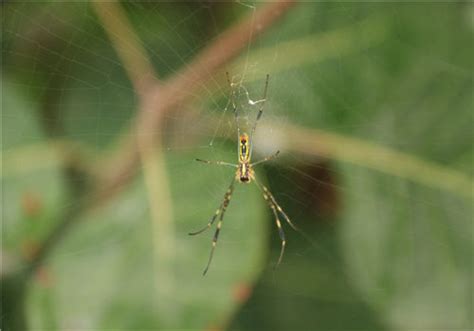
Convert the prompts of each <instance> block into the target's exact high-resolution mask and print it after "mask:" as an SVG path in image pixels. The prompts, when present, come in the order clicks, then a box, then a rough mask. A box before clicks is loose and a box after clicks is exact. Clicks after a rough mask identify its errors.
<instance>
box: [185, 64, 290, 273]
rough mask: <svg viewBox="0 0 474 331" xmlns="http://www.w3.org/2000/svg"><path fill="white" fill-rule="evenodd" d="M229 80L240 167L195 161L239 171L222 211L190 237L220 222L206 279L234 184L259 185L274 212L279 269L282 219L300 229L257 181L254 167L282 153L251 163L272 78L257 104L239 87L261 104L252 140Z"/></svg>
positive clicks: (221, 208) (284, 242) (216, 162)
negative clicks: (243, 128) (241, 124)
mask: <svg viewBox="0 0 474 331" xmlns="http://www.w3.org/2000/svg"><path fill="white" fill-rule="evenodd" d="M226 76H227V82H228V84H229V87H230V90H231V97H230V102H231V104H232V108H233V112H234V116H235V120H236V123H237V134H238V138H239V144H238V146H237V148H238V164H233V163H227V162H223V161H209V160H202V159H196V161H199V162H203V163H207V164H215V165H223V166H230V167H233V168H236V169H237V170H236V172H235V176H234V177H233V178H232V181H231V183H230V185H229V187H228V189H227V191H226V192H225V194H224V199H223V201H222V203H221V204H220V206H219V208H218V209H217V210H216V212H215V214H214V215H213V216H212V218H211V220H210V221H209V223H207V225H206V226H205V227H204V228H202V229H201V230H199V231H196V232H191V233H189V235H197V234H200V233H202V232H204V231H205V230H207V229H209V228H210V227H211V226H212V225H213V224H214V222H215V221H216V220H217V218H219V221H218V222H217V227H216V231H215V233H214V237H213V239H212V248H211V252H210V255H209V260H208V262H207V265H206V268H205V269H204V272H203V275H206V273H207V271H208V270H209V266H210V265H211V261H212V258H213V255H214V250H215V248H216V245H217V239H218V238H219V232H220V230H221V226H222V221H223V219H224V214H225V212H226V210H227V207H228V206H229V203H230V199H231V198H232V194H233V192H234V184H235V182H236V181H237V182H240V183H242V184H249V183H251V182H252V181H253V182H254V183H255V184H256V185H257V187H258V188H259V189H260V191H261V192H262V194H263V198H264V199H265V201H266V202H267V203H268V206H269V207H270V209H271V210H272V212H273V215H274V216H275V223H276V226H277V228H278V234H279V236H280V240H281V248H280V256H279V258H278V262H277V264H276V266H278V265H279V264H280V262H281V260H282V258H283V253H284V251H285V246H286V239H285V233H284V232H283V228H282V226H281V219H280V216H282V217H283V219H285V221H286V222H287V223H288V224H289V225H290V226H291V227H292V228H293V229H294V230H296V231H299V230H298V228H297V227H296V226H295V225H294V224H293V223H292V222H291V220H290V218H289V217H288V215H287V214H286V213H285V212H284V211H283V210H282V208H281V207H280V206H279V205H278V203H277V201H276V199H275V197H274V196H273V194H272V193H271V192H270V191H269V190H268V188H267V187H266V186H265V185H263V184H261V183H259V182H258V181H257V179H256V177H255V172H254V167H255V166H256V165H258V164H262V163H264V162H267V161H270V160H272V159H274V158H275V157H277V156H278V154H279V153H280V151H277V152H276V153H274V154H272V155H270V156H267V157H265V158H264V159H262V160H259V161H257V162H254V163H251V158H252V151H253V146H252V142H253V140H252V139H253V135H254V133H255V129H256V128H257V123H258V121H259V120H260V118H261V117H262V114H263V108H264V105H265V101H266V98H267V89H268V81H269V78H270V76H269V75H268V74H267V76H266V81H265V89H264V92H263V98H262V99H261V100H258V101H252V100H250V98H249V95H248V92H247V90H246V89H245V88H244V87H243V86H242V85H240V88H243V89H244V92H245V94H246V95H247V98H248V102H249V104H250V105H256V104H260V106H259V110H258V113H257V118H256V120H255V122H254V124H253V127H252V131H251V132H250V136H249V135H248V134H247V133H246V132H241V131H240V127H239V113H238V111H237V106H236V104H235V99H234V98H235V91H234V90H233V86H234V84H233V83H231V80H230V78H229V73H226Z"/></svg>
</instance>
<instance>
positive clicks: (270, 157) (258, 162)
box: [251, 151, 280, 167]
mask: <svg viewBox="0 0 474 331" xmlns="http://www.w3.org/2000/svg"><path fill="white" fill-rule="evenodd" d="M278 154H280V151H276V152H275V153H274V154H272V155H270V156H267V157H266V158H264V159H262V160H260V161H257V162H254V163H252V164H251V166H252V167H253V166H256V165H257V164H260V163H263V162H267V161H270V160H273V159H274V158H276V157H277V156H278Z"/></svg>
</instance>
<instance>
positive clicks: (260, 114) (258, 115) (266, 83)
mask: <svg viewBox="0 0 474 331" xmlns="http://www.w3.org/2000/svg"><path fill="white" fill-rule="evenodd" d="M269 80H270V75H269V74H267V78H266V80H265V89H264V90H263V99H261V102H260V107H259V109H258V114H257V119H256V120H255V122H254V124H253V127H252V131H251V133H250V141H252V142H253V134H254V132H255V129H256V128H257V123H258V121H259V120H260V118H261V117H262V114H263V108H264V106H265V102H266V101H267V90H268V81H269ZM250 155H252V151H250Z"/></svg>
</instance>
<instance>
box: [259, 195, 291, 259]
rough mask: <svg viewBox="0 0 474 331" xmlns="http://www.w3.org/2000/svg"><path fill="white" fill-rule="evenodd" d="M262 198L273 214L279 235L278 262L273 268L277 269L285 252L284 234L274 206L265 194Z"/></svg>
mask: <svg viewBox="0 0 474 331" xmlns="http://www.w3.org/2000/svg"><path fill="white" fill-rule="evenodd" d="M263 197H264V198H265V200H266V201H267V202H268V204H269V206H270V208H271V210H272V212H273V215H275V223H276V226H277V228H278V234H279V236H280V240H281V248H280V256H279V257H278V262H277V264H276V266H275V267H278V266H279V265H280V263H281V260H282V258H283V253H284V252H285V246H286V239H285V232H284V231H283V228H282V227H281V222H280V218H279V217H278V213H277V211H276V209H275V206H274V205H273V203H271V202H270V201H269V200H268V197H267V196H266V195H265V194H264V195H263Z"/></svg>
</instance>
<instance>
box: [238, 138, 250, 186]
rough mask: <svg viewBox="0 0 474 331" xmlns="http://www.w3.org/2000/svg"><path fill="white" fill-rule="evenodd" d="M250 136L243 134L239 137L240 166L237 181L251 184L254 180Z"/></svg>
mask: <svg viewBox="0 0 474 331" xmlns="http://www.w3.org/2000/svg"><path fill="white" fill-rule="evenodd" d="M249 144H250V143H249V136H248V134H246V133H243V134H241V135H240V137H239V164H238V170H237V172H236V179H237V180H238V181H240V182H241V183H250V181H251V180H252V178H253V169H252V166H251V164H250V153H249V150H250V146H249Z"/></svg>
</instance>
